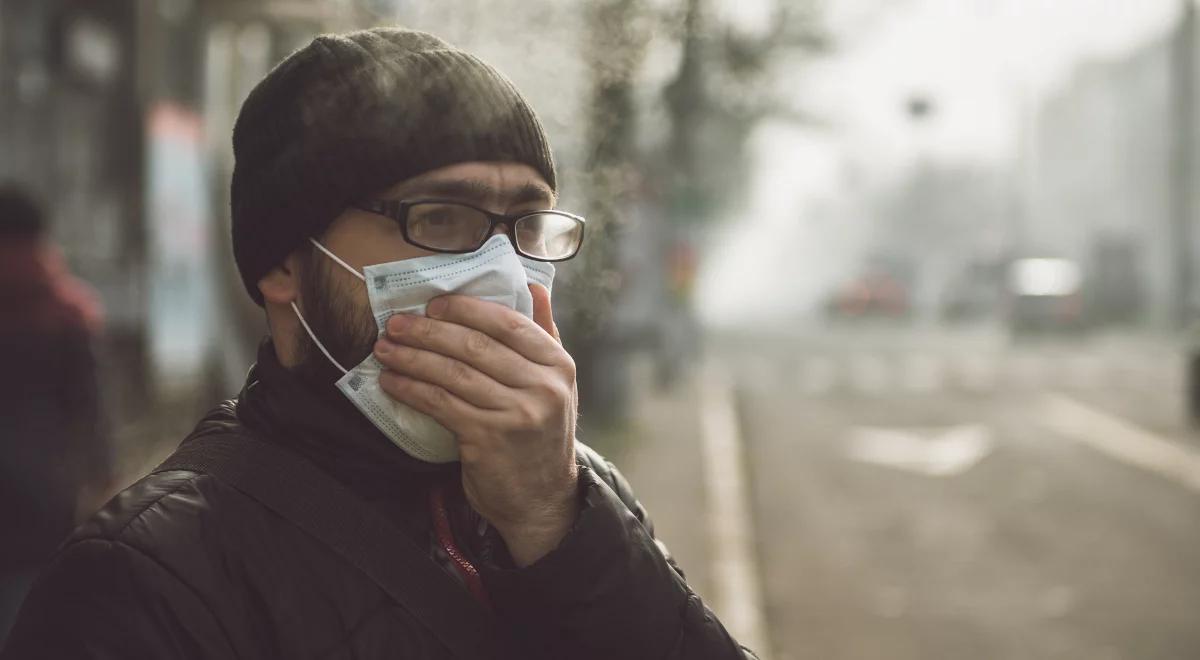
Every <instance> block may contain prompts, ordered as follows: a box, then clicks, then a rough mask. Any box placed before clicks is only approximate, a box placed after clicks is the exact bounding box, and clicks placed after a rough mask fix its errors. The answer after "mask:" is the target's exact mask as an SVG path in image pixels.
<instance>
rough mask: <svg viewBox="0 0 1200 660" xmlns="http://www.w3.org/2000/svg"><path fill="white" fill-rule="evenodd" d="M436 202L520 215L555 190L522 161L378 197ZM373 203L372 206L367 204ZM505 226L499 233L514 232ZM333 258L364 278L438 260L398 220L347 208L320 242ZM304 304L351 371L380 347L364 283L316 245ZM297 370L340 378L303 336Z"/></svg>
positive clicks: (472, 166)
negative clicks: (370, 272) (376, 269)
mask: <svg viewBox="0 0 1200 660" xmlns="http://www.w3.org/2000/svg"><path fill="white" fill-rule="evenodd" d="M422 197H436V198H439V199H450V200H456V201H461V202H465V203H468V204H473V205H475V206H478V207H480V208H484V209H487V210H489V211H492V212H494V213H503V214H514V213H520V212H523V211H534V210H542V209H550V208H553V207H554V203H555V198H554V192H553V191H552V190H551V188H550V186H549V185H548V184H547V183H546V180H545V179H544V178H542V176H541V175H540V174H538V172H537V170H535V169H533V168H532V167H530V166H528V165H522V164H518V163H490V162H489V163H483V162H471V163H460V164H457V165H450V166H448V167H443V168H440V169H436V170H432V171H430V172H426V173H425V174H422V175H420V176H416V177H413V178H411V179H406V180H404V181H401V182H399V183H397V184H396V185H394V186H392V187H390V188H388V189H387V190H384V191H383V192H380V193H379V194H377V195H375V196H374V197H373V199H379V200H383V199H389V200H405V199H416V198H422ZM363 201H367V200H363ZM508 230H509V228H508V227H504V226H498V227H496V231H497V232H505V231H508ZM317 240H318V241H320V242H321V244H322V245H324V246H325V247H326V248H328V249H329V251H330V252H333V253H334V254H336V255H337V256H338V257H340V258H341V259H342V261H345V262H346V263H347V264H349V265H350V266H351V267H353V268H354V269H355V270H356V271H359V272H361V271H362V269H363V267H365V266H370V265H374V264H381V263H386V262H391V261H399V260H402V259H412V258H415V257H424V256H428V255H430V254H434V253H433V252H430V251H429V250H425V249H422V248H419V247H417V246H415V245H413V244H411V243H409V242H407V241H406V240H404V237H403V236H402V235H401V232H400V226H399V224H398V223H397V222H396V221H395V220H392V219H391V218H388V217H385V216H382V215H377V214H374V213H369V212H367V211H361V210H358V209H347V210H346V211H344V212H343V213H342V214H341V215H340V216H338V217H337V219H336V220H334V221H333V224H331V225H330V226H329V229H327V230H326V231H325V233H324V234H322V235H321V236H319V237H318V238H317ZM302 255H303V258H302V259H301V261H300V266H301V267H300V299H299V300H298V301H297V304H298V305H299V306H300V309H301V311H302V312H303V313H304V317H305V319H306V320H307V321H308V323H309V325H310V326H311V327H312V330H313V333H314V334H316V336H317V338H319V339H320V340H321V342H322V343H323V344H324V345H325V347H326V348H327V349H328V350H329V352H330V353H331V354H332V355H333V357H334V358H335V359H336V360H337V361H338V362H339V363H340V364H341V365H342V366H344V367H346V368H347V369H349V368H352V367H353V366H354V365H356V364H358V363H359V362H362V361H363V360H364V359H365V358H366V357H367V355H369V354H370V352H371V347H372V346H373V345H374V343H375V339H376V335H377V332H378V330H377V328H376V326H375V320H374V318H373V317H372V316H371V305H370V302H369V301H368V299H367V289H366V287H365V286H363V283H362V280H360V279H358V278H357V277H355V276H354V275H352V274H351V273H349V272H348V271H347V270H346V269H344V268H342V267H341V266H339V265H338V264H336V263H334V261H333V260H332V259H330V258H329V257H328V256H326V255H325V254H324V253H322V252H321V251H320V250H318V249H316V248H315V247H312V248H311V249H309V250H307V251H302ZM296 340H297V345H298V346H299V347H300V362H299V365H298V370H299V371H300V372H301V373H302V374H303V375H304V376H305V377H307V378H310V379H314V380H316V381H318V382H330V381H333V380H336V379H337V378H338V377H340V376H341V373H339V372H338V371H337V370H336V369H335V368H334V367H333V365H331V364H329V361H328V360H327V359H326V358H325V356H324V355H322V354H321V352H320V350H319V349H318V348H317V347H316V345H315V344H314V343H313V341H312V339H311V338H309V337H308V335H307V334H306V333H304V332H303V330H301V331H300V332H299V334H298V335H297V337H296Z"/></svg>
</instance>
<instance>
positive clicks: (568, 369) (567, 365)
mask: <svg viewBox="0 0 1200 660" xmlns="http://www.w3.org/2000/svg"><path fill="white" fill-rule="evenodd" d="M561 368H562V372H563V373H564V374H566V375H567V376H568V377H569V378H570V379H571V381H572V382H573V381H574V380H575V376H576V371H575V358H573V357H571V355H570V354H569V353H567V352H566V351H564V352H563V361H562V367H561Z"/></svg>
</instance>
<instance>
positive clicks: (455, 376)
mask: <svg viewBox="0 0 1200 660" xmlns="http://www.w3.org/2000/svg"><path fill="white" fill-rule="evenodd" d="M447 376H448V378H449V379H450V382H452V383H467V382H470V381H471V380H472V379H473V376H474V374H473V372H472V370H471V368H470V367H468V366H467V365H465V364H463V363H462V362H459V361H458V360H453V361H451V362H450V366H449V368H448V369H447Z"/></svg>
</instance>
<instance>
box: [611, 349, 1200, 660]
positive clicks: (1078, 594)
mask: <svg viewBox="0 0 1200 660" xmlns="http://www.w3.org/2000/svg"><path fill="white" fill-rule="evenodd" d="M708 359H709V360H710V361H711V362H715V363H716V364H717V365H719V366H720V370H719V372H720V373H724V374H727V377H726V378H727V383H728V386H729V389H730V392H731V396H732V397H733V400H734V401H735V404H736V406H735V407H736V410H737V419H738V423H739V425H740V434H741V438H742V440H741V441H742V443H743V445H744V447H743V451H744V464H745V471H746V481H747V483H748V484H749V486H748V489H747V490H748V498H749V508H750V510H752V512H753V521H752V525H751V527H752V529H753V534H754V538H753V539H752V543H751V547H752V549H753V553H754V554H755V555H756V557H755V559H756V562H757V567H758V568H757V571H758V577H759V579H760V580H761V593H762V596H761V598H762V600H763V603H762V605H763V610H764V612H765V622H764V623H765V628H766V630H767V633H768V637H769V639H770V646H771V649H766V650H765V651H766V653H764V655H765V656H768V657H772V658H781V659H787V658H795V659H800V658H835V659H842V660H857V659H860V658H861V659H868V658H872V659H874V658H887V659H889V660H904V659H909V658H912V659H917V658H989V659H990V658H998V659H1005V658H1013V659H1017V658H1021V659H1029V658H1089V659H1096V658H1101V659H1110V658H1111V659H1116V658H1138V659H1141V660H1153V659H1158V658H1161V659H1164V660H1166V659H1178V658H1193V657H1198V656H1200V626H1198V625H1197V623H1198V622H1200V560H1198V559H1197V557H1198V556H1200V555H1198V550H1197V549H1198V548H1200V481H1197V480H1196V479H1195V477H1196V473H1194V471H1193V472H1189V470H1193V468H1194V467H1195V465H1197V464H1200V463H1197V462H1196V461H1200V459H1196V458H1195V457H1196V456H1197V452H1198V450H1200V444H1198V443H1196V442H1195V441H1194V439H1192V438H1191V437H1190V436H1189V435H1188V432H1187V430H1186V429H1185V428H1184V425H1183V418H1182V410H1183V409H1182V406H1183V403H1182V368H1181V362H1180V358H1179V352H1178V351H1177V350H1175V349H1172V348H1170V347H1169V346H1168V345H1167V344H1165V343H1163V342H1159V341H1154V340H1152V339H1139V338H1125V337H1097V338H1091V339H1087V340H1078V339H1075V340H1070V341H1062V340H1060V341H1054V340H1044V341H1040V342H1035V343H1030V344H1023V345H1022V344H1018V345H1012V344H1010V343H1009V342H1008V341H1007V340H1006V339H1003V338H998V337H996V336H993V335H989V334H988V333H965V332H964V333H942V334H931V333H907V334H906V333H903V332H890V331H884V330H880V331H853V332H851V331H847V330H839V331H837V332H817V333H811V334H809V335H807V336H805V335H802V334H798V335H795V336H773V337H772V336H766V335H759V336H752V337H748V336H726V337H721V338H714V339H712V340H711V341H710V342H709V358H708ZM694 388H695V385H694V383H693V384H684V385H682V386H681V387H679V388H678V389H676V390H673V391H670V392H667V393H657V394H656V393H653V392H649V391H648V392H647V393H646V394H645V396H644V398H643V401H642V406H641V412H640V415H639V420H640V421H639V423H638V424H639V426H638V429H639V433H638V435H637V441H635V442H634V443H632V445H633V446H631V447H630V448H629V450H628V451H627V452H626V453H625V454H624V456H623V458H624V460H623V462H622V465H623V466H628V468H627V471H628V472H629V473H630V479H631V481H632V482H633V484H634V487H635V488H637V489H638V490H639V493H640V494H641V495H642V498H643V501H644V503H646V505H647V506H648V507H649V508H650V510H651V513H652V514H655V515H656V517H657V518H658V519H659V520H660V522H659V530H660V534H661V535H662V536H663V538H664V539H665V540H666V542H667V544H668V545H669V546H671V547H672V550H673V551H674V552H675V553H676V556H677V557H679V559H680V561H681V562H682V563H683V564H684V568H685V569H687V570H688V572H689V576H690V578H691V580H692V582H693V584H694V585H695V586H696V588H697V589H698V590H699V591H700V593H701V595H702V596H704V597H705V598H706V600H708V601H709V602H710V604H711V605H713V606H714V607H715V608H717V614H718V615H721V616H722V618H723V619H724V618H725V616H724V615H723V613H722V612H721V610H720V606H721V603H722V602H723V601H724V600H725V598H724V596H723V595H722V591H723V590H725V589H727V588H728V587H727V585H722V584H720V577H719V576H718V575H717V573H715V572H714V571H713V570H711V569H710V568H709V567H707V564H708V563H710V560H711V559H712V543H711V542H710V541H708V540H707V539H708V537H706V536H705V533H704V532H703V531H698V530H697V529H696V527H697V525H700V524H703V520H704V518H703V516H702V515H700V514H698V513H696V511H695V508H696V507H697V506H701V505H702V504H703V502H704V499H703V498H697V497H695V490H696V488H697V486H696V485H695V484H694V482H692V481H689V480H686V479H685V478H684V477H683V476H682V475H683V474H685V473H686V472H687V470H689V469H697V470H698V469H699V468H698V466H699V464H700V461H699V459H697V458H695V457H694V456H693V454H694V453H695V452H696V447H695V445H696V444H697V443H696V441H695V438H696V436H697V434H698V433H702V432H703V430H702V429H698V428H697V427H694V426H691V425H690V424H689V423H687V422H683V423H681V420H686V419H687V418H688V412H687V411H688V406H689V405H691V406H692V407H696V406H697V405H698V402H699V399H698V398H697V397H696V395H695V392H694V391H693V390H694ZM694 415H695V413H693V416H694ZM1114 447H1115V448H1116V449H1114ZM689 448H691V451H690V452H689V451H688V449H689ZM1155 451H1157V452H1158V453H1153V452H1155ZM1172 452H1175V453H1172ZM667 455H670V456H672V457H674V458H673V459H672V460H673V463H672V465H673V467H672V468H671V469H670V470H668V471H667V472H666V474H664V475H662V477H661V478H659V477H658V476H656V475H655V474H654V472H653V471H654V470H655V467H654V464H653V459H654V458H655V457H658V458H660V459H661V458H663V457H664V456H667ZM1143 455H1148V456H1150V458H1149V459H1145V460H1143V459H1141V458H1139V457H1140V456H1143ZM1156 456H1165V457H1166V458H1165V459H1159V460H1157V462H1155V459H1154V457H1156ZM643 457H646V458H645V460H643ZM1188 461H1191V462H1188ZM658 465H662V463H658ZM689 465H690V466H691V468H689V467H688V466H689ZM1180 466H1182V467H1180ZM692 474H693V475H696V474H698V472H693V473H692ZM1188 479H1192V481H1188ZM689 489H690V490H689ZM697 546H700V547H701V550H700V551H697Z"/></svg>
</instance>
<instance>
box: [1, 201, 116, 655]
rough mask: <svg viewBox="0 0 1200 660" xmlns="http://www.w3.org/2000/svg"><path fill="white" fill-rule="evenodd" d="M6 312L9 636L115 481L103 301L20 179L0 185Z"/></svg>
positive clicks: (4, 497)
mask: <svg viewBox="0 0 1200 660" xmlns="http://www.w3.org/2000/svg"><path fill="white" fill-rule="evenodd" d="M0 309H2V310H3V316H0V319H3V320H2V321H0V364H2V365H4V369H5V375H6V377H5V378H4V379H3V381H2V382H0V516H2V517H0V520H2V521H3V522H2V523H0V537H3V541H2V542H0V640H2V639H3V638H4V637H5V636H6V635H7V633H8V630H9V627H10V626H11V624H12V621H13V618H14V616H15V615H16V613H17V609H18V607H19V606H20V603H21V600H22V599H23V598H24V596H25V593H26V591H27V590H28V589H29V585H30V584H31V583H32V582H33V579H34V576H35V575H36V573H37V571H38V570H39V569H40V568H41V567H42V565H43V564H44V563H45V562H46V560H48V559H49V557H50V555H51V554H52V553H53V552H54V548H55V547H56V546H57V545H58V544H59V543H61V542H62V541H63V540H64V539H65V538H66V537H67V535H68V534H70V532H71V529H72V528H73V527H74V526H75V524H76V523H77V522H79V518H78V517H77V514H79V513H82V514H85V515H88V514H91V512H92V510H93V508H94V507H95V506H96V505H97V504H98V502H97V501H96V498H97V497H99V496H101V495H102V493H104V492H106V490H107V488H108V486H109V483H110V481H111V478H112V474H111V472H112V470H111V468H112V460H111V455H110V449H109V446H108V442H107V440H106V437H105V435H104V434H103V433H102V427H101V417H100V405H99V398H98V392H97V380H96V361H95V359H94V356H93V353H92V342H93V340H94V339H95V337H96V334H97V333H98V331H99V329H100V323H101V315H100V306H99V304H98V303H97V301H96V299H95V296H94V295H93V293H92V292H91V290H90V289H89V288H88V287H87V286H86V285H85V284H83V283H82V282H80V281H79V280H77V279H75V278H74V277H72V276H71V273H70V272H68V270H67V266H66V264H65V262H64V261H63V257H62V255H61V254H60V252H59V251H58V249H57V247H56V246H54V245H53V244H52V243H50V241H49V240H47V238H46V227H45V219H44V217H43V214H42V211H41V209H40V208H39V207H38V205H37V203H36V202H35V201H34V200H33V199H32V198H31V197H30V196H29V195H28V194H27V193H25V192H24V191H23V190H22V189H21V188H20V187H18V186H16V185H12V184H9V185H4V186H0ZM83 509H86V511H84V510H83Z"/></svg>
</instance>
